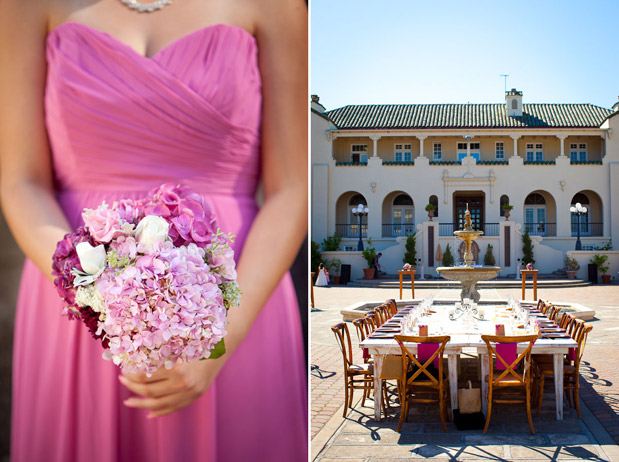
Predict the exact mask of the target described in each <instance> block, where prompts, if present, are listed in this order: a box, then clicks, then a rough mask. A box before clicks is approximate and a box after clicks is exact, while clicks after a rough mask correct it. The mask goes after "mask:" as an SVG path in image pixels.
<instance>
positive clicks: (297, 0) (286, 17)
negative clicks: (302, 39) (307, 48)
mask: <svg viewBox="0 0 619 462" xmlns="http://www.w3.org/2000/svg"><path fill="white" fill-rule="evenodd" d="M252 3H253V5H254V6H253V8H254V11H253V13H254V17H255V29H256V35H257V36H258V37H259V36H260V35H271V34H278V35H280V34H281V35H283V34H293V35H299V36H300V35H303V36H306V35H307V5H306V4H305V1H304V0H255V1H253V2H252Z"/></svg>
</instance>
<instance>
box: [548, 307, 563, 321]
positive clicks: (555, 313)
mask: <svg viewBox="0 0 619 462" xmlns="http://www.w3.org/2000/svg"><path fill="white" fill-rule="evenodd" d="M560 312H561V308H559V307H558V306H551V307H550V314H549V315H548V319H550V320H551V321H555V322H556V321H557V319H558V317H559V313H560Z"/></svg>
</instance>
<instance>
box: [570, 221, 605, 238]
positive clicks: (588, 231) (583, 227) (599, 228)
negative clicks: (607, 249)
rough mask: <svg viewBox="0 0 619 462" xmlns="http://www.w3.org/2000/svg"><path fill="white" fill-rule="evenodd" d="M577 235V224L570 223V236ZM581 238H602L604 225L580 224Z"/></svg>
mask: <svg viewBox="0 0 619 462" xmlns="http://www.w3.org/2000/svg"><path fill="white" fill-rule="evenodd" d="M577 235H578V224H577V223H572V236H577ZM580 235H581V236H603V235H604V223H580Z"/></svg>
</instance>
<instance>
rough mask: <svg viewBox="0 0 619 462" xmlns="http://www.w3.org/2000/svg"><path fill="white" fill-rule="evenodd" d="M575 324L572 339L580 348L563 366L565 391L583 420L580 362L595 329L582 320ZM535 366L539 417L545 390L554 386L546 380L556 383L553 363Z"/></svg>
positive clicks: (569, 401) (570, 402) (540, 362)
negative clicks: (580, 397) (580, 398)
mask: <svg viewBox="0 0 619 462" xmlns="http://www.w3.org/2000/svg"><path fill="white" fill-rule="evenodd" d="M573 324H574V329H573V330H572V338H573V339H574V340H575V341H576V343H577V344H578V346H577V347H576V349H575V351H574V354H573V356H572V357H571V358H570V355H568V358H567V361H565V363H566V364H564V365H563V391H564V392H565V394H566V395H567V399H568V403H569V405H570V407H571V406H572V402H573V403H574V406H575V407H576V413H577V414H578V418H579V419H580V418H582V417H581V414H580V402H579V392H580V384H579V378H580V361H581V359H582V355H583V353H584V351H585V345H586V344H587V337H588V336H589V332H591V330H592V329H593V326H592V325H591V324H587V323H585V322H584V321H583V320H581V319H575V320H574V323H573ZM535 366H536V369H537V371H538V372H537V373H538V376H539V398H538V401H537V415H539V413H540V411H541V409H542V399H543V398H544V388H545V386H548V387H550V386H552V383H548V384H547V383H546V380H548V379H551V378H552V382H554V365H553V363H552V362H548V361H536V362H535Z"/></svg>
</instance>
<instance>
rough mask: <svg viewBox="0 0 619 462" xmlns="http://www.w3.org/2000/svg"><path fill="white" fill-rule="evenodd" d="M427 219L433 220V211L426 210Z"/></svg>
mask: <svg viewBox="0 0 619 462" xmlns="http://www.w3.org/2000/svg"><path fill="white" fill-rule="evenodd" d="M428 218H429V219H430V221H432V218H434V210H428Z"/></svg>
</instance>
